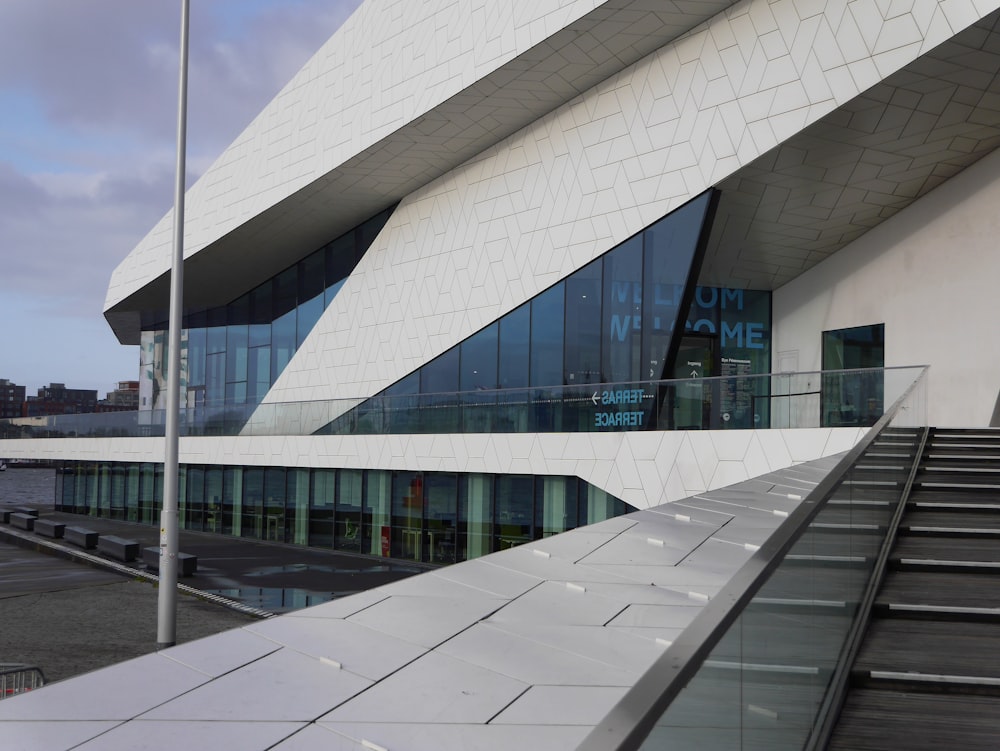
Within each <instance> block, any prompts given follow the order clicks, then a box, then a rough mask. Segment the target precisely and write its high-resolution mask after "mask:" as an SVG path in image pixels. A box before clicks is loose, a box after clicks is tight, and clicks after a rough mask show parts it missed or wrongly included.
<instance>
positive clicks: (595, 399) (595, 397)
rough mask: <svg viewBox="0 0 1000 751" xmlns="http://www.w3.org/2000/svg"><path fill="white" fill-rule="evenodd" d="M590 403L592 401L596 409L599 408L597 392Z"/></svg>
mask: <svg viewBox="0 0 1000 751" xmlns="http://www.w3.org/2000/svg"><path fill="white" fill-rule="evenodd" d="M590 401H592V402H593V403H594V406H595V407H596V406H597V392H596V391H595V392H594V395H593V396H592V397H590Z"/></svg>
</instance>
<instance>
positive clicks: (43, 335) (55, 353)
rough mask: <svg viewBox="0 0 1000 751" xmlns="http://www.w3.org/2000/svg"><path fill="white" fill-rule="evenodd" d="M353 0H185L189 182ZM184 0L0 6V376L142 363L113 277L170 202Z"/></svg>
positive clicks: (131, 371) (94, 379) (23, 379)
mask: <svg viewBox="0 0 1000 751" xmlns="http://www.w3.org/2000/svg"><path fill="white" fill-rule="evenodd" d="M360 2H361V0H192V1H191V36H190V46H191V55H190V64H189V76H190V77H189V84H188V94H189V103H188V146H187V148H188V184H189V185H190V184H191V182H192V181H193V179H195V178H196V177H197V176H198V175H199V174H200V173H201V172H202V171H203V170H204V169H206V168H207V167H208V165H209V164H211V163H212V162H213V161H214V160H215V158H216V157H218V156H219V154H220V153H221V152H222V151H223V149H225V147H226V146H227V145H228V144H229V143H230V142H231V141H232V140H233V139H234V138H235V137H236V136H237V135H238V134H239V133H240V131H242V130H243V128H244V127H246V125H248V124H249V123H250V121H251V120H252V119H253V117H254V116H255V115H256V114H257V113H258V112H260V110H261V109H262V108H263V107H264V106H265V105H266V104H267V103H268V101H270V100H271V99H272V98H273V97H274V95H275V94H277V92H278V91H279V90H280V89H281V87H282V86H283V85H284V84H285V83H287V82H288V80H289V79H290V78H291V77H292V75H294V73H295V72H296V71H297V70H298V69H299V68H300V67H301V66H302V65H303V64H304V63H305V62H306V61H307V60H308V59H309V58H310V57H311V56H312V54H313V53H315V52H316V51H317V50H318V49H319V47H320V46H321V45H322V44H323V42H325V41H326V40H327V39H328V38H329V37H330V35H331V34H333V32H334V31H335V30H336V29H337V28H338V27H339V26H340V25H341V24H342V23H343V22H344V20H345V19H346V18H347V17H348V16H349V15H350V14H351V13H352V12H353V11H354V9H355V8H356V7H357V6H358V5H359V4H360ZM180 7H181V2H180V0H2V2H0V378H8V379H10V380H12V381H14V382H15V383H17V384H19V385H23V386H26V387H27V389H28V392H27V393H28V394H29V395H34V394H35V393H36V391H37V389H38V388H39V387H41V386H45V385H47V384H49V383H50V382H61V383H65V384H66V385H67V386H69V387H72V388H88V389H97V390H98V391H99V396H101V397H103V396H104V394H105V393H106V392H107V391H110V390H111V389H113V388H115V385H116V384H117V382H118V381H123V380H133V379H135V378H137V377H138V373H139V353H138V348H137V347H125V346H122V345H120V344H118V342H117V340H116V339H115V337H114V335H113V334H112V333H111V329H110V328H109V327H108V325H107V323H106V322H105V321H104V316H103V315H102V313H103V306H104V296H105V293H106V291H107V286H108V281H109V279H110V277H111V272H112V271H113V269H114V268H115V266H117V265H118V263H119V262H120V261H121V260H122V259H123V258H124V257H125V256H126V255H127V254H128V253H129V251H131V250H132V248H133V247H135V245H136V244H137V243H138V242H139V240H141V239H142V237H143V236H144V235H145V234H146V233H147V232H148V231H149V230H150V229H152V227H153V225H154V224H155V223H156V222H157V221H158V220H159V219H160V218H161V217H162V216H163V215H164V214H165V213H166V212H167V211H168V210H169V209H170V207H171V205H172V203H173V185H174V160H175V141H176V127H177V126H176V123H177V74H178V44H179V36H180Z"/></svg>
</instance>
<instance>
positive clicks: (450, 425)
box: [323, 192, 770, 433]
mask: <svg viewBox="0 0 1000 751" xmlns="http://www.w3.org/2000/svg"><path fill="white" fill-rule="evenodd" d="M711 205H712V193H710V192H708V193H704V194H703V195H701V196H699V197H697V198H695V199H693V200H691V201H689V202H688V203H687V204H685V205H684V206H682V207H681V208H679V209H678V210H677V211H674V212H672V213H671V214H670V215H668V216H667V217H664V218H663V219H661V220H660V221H658V222H656V223H655V224H653V225H651V226H650V227H648V228H647V229H645V230H643V231H642V232H640V233H638V234H637V235H635V236H634V237H632V238H630V239H628V240H626V241H625V242H623V243H622V244H620V245H618V246H617V247H615V248H613V249H611V250H610V251H608V252H607V253H605V254H604V255H603V256H601V257H600V258H598V259H596V260H594V261H593V262H591V263H590V264H588V265H586V266H584V267H583V268H581V269H579V270H578V271H576V272H574V273H573V274H571V275H570V276H569V277H567V278H566V279H565V280H563V281H561V282H557V283H556V284H555V285H553V286H552V287H549V288H548V289H547V290H544V291H543V292H541V293H539V294H538V295H537V296H536V297H534V298H533V299H532V300H530V301H529V302H527V303H525V304H524V305H521V306H519V307H518V308H516V309H514V310H513V311H511V312H509V313H507V314H506V315H504V316H503V317H501V318H500V319H499V320H498V321H497V322H495V323H493V324H491V325H490V326H488V327H486V328H484V329H482V330H480V331H479V332H477V333H475V334H473V335H472V336H470V337H469V338H468V339H466V340H465V341H464V342H462V343H460V344H459V345H457V346H456V347H454V348H452V349H451V350H448V351H446V352H445V353H443V354H442V355H440V356H439V357H437V358H436V359H434V360H433V361H431V362H429V363H428V364H427V365H425V366H423V368H421V369H419V370H417V371H414V372H413V373H411V374H409V375H408V376H406V377H405V378H403V379H401V380H400V381H398V382H397V383H396V384H394V385H393V386H391V387H389V388H388V389H386V390H385V391H384V392H383V394H380V395H376V399H375V400H374V402H376V404H368V405H363V406H362V407H361V408H359V410H358V411H357V414H356V415H355V416H353V417H350V418H347V419H342V420H339V421H336V422H334V423H331V424H330V425H329V426H327V427H326V428H325V429H324V431H323V432H335V433H337V432H349V431H352V430H354V431H358V432H369V431H372V430H375V431H376V432H377V431H378V429H379V428H382V429H385V430H388V431H390V432H426V431H428V430H430V431H433V432H451V431H452V430H453V429H456V423H457V419H456V413H455V411H454V410H453V409H450V408H449V409H444V408H443V405H444V404H449V405H454V404H456V403H457V404H461V405H462V406H463V408H464V409H463V410H462V421H461V425H460V427H459V428H458V429H461V430H464V431H470V432H471V431H477V432H479V431H481V432H489V431H493V432H522V431H534V430H537V431H582V430H620V429H622V428H632V429H650V428H657V427H660V428H664V427H666V426H660V425H658V424H657V418H658V416H659V414H660V412H659V411H658V410H656V409H654V405H655V404H656V402H657V400H659V401H663V400H664V399H665V396H664V394H656V393H653V391H654V389H652V388H650V387H649V383H648V382H649V381H659V380H660V379H662V378H664V377H666V376H665V374H666V373H667V371H668V367H667V360H668V359H669V358H670V357H673V356H675V355H676V349H677V343H676V342H675V341H674V339H673V331H674V329H675V327H676V325H677V322H678V316H679V315H681V314H682V313H683V311H684V310H685V309H686V308H688V307H690V306H691V301H690V298H691V297H692V296H695V297H698V296H697V295H694V292H693V289H694V288H693V287H692V275H693V271H694V269H695V268H696V266H697V263H696V262H697V258H696V256H697V253H698V250H699V243H700V241H701V237H702V232H703V229H704V227H705V224H706V220H707V219H708V218H709V213H710V208H711ZM698 289H699V290H700V295H701V297H700V298H699V299H701V300H702V302H703V303H704V305H705V306H707V312H706V311H699V315H698V316H696V317H695V319H694V321H689V322H688V327H689V328H690V327H692V326H694V327H695V329H697V330H701V329H702V328H706V327H707V328H710V329H711V330H712V331H713V332H716V333H717V335H721V336H722V338H723V340H724V346H723V347H721V348H718V349H719V350H720V351H722V352H724V353H725V356H726V357H727V358H729V359H727V361H726V362H727V364H731V365H732V367H733V368H735V369H736V370H735V371H734V372H739V373H741V374H742V373H743V372H744V371H745V372H758V373H759V372H767V370H768V369H769V365H770V363H769V360H768V355H769V352H768V347H767V342H768V341H769V330H768V329H769V322H770V293H767V292H762V293H753V292H750V291H747V290H718V289H714V288H709V287H705V288H698ZM737 302H738V310H736V309H735V308H736V307H737V305H736V303H737ZM727 303H732V305H731V306H730V307H731V308H733V310H729V308H727V307H726V305H727ZM744 304H746V305H748V306H750V305H751V304H752V305H753V306H754V310H752V311H751V310H749V307H748V308H747V310H746V311H744V308H743V306H744ZM709 313H710V314H711V315H708V314H709ZM747 352H749V353H750V354H747ZM456 353H457V354H458V358H457V359H456V358H455V357H454V355H455V354H456ZM494 356H495V357H496V359H495V361H494ZM730 361H731V363H730ZM456 363H457V366H456ZM744 366H746V367H744ZM452 367H457V371H456V372H457V374H458V382H457V385H456V383H455V377H454V374H452V375H449V373H448V372H447V371H446V368H452ZM590 384H617V387H616V388H611V389H591V388H588V386H589V385H590ZM414 387H416V388H417V389H418V393H420V394H430V393H433V394H435V395H436V396H435V397H434V399H433V400H428V399H415V400H413V401H412V402H411V401H409V400H405V399H395V400H393V401H392V410H393V417H392V419H391V420H389V421H387V422H385V423H382V424H380V425H377V424H376V423H375V422H373V421H372V420H371V419H362V418H367V417H369V416H370V415H371V414H372V413H373V412H374V411H375V410H377V409H378V407H377V401H378V397H380V396H382V395H387V394H413V393H417V392H414V391H413V390H412V389H413V388H414ZM493 389H496V390H497V392H496V393H492V390H493ZM445 390H453V391H460V392H461V393H462V396H461V398H460V399H457V398H450V399H449V398H448V397H444V396H442V393H443V392H444V391H445ZM480 390H484V391H485V390H489V391H490V392H491V393H488V394H486V393H483V394H480V393H479V391H480ZM661 390H662V389H661ZM738 396H739V399H738V400H737V399H736V398H735V397H734V398H732V399H729V402H733V403H732V404H730V403H727V404H726V409H727V410H728V411H729V412H730V413H732V414H731V415H730V417H733V418H734V419H735V416H736V413H737V411H739V419H740V420H742V421H743V422H746V423H748V425H747V426H749V423H751V422H752V421H753V415H750V414H749V412H750V410H749V408H747V407H746V405H745V404H744V403H749V401H750V400H749V399H745V398H743V396H744V395H743V394H742V393H741V394H739V395H738ZM723 401H724V400H721V401H720V400H716V402H715V405H714V406H715V407H718V406H719V405H720V404H722V403H723ZM735 401H739V404H735ZM760 404H761V405H763V407H764V408H765V409H766V400H760ZM415 405H420V406H419V409H417V408H415ZM469 405H475V407H474V408H473V407H471V406H469ZM493 405H495V406H493ZM415 411H419V412H420V413H421V415H420V416H419V417H417V416H416V415H414V414H413V412H415ZM668 412H669V410H668ZM736 426H737V422H733V423H732V424H730V425H727V427H736ZM739 426H740V427H744V425H743V424H742V422H741V423H740V425H739Z"/></svg>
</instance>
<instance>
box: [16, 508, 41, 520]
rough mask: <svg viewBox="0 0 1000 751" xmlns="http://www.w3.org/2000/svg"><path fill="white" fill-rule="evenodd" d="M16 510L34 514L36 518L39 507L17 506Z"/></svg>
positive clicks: (20, 512)
mask: <svg viewBox="0 0 1000 751" xmlns="http://www.w3.org/2000/svg"><path fill="white" fill-rule="evenodd" d="M14 511H15V513H18V514H27V515H28V516H33V517H35V518H36V519H37V518H38V509H36V508H35V507H34V506H15V507H14Z"/></svg>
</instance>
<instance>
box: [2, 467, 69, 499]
mask: <svg viewBox="0 0 1000 751" xmlns="http://www.w3.org/2000/svg"><path fill="white" fill-rule="evenodd" d="M55 498H56V471H55V470H54V469H48V468H46V469H41V468H31V469H27V468H19V469H11V468H10V467H8V468H7V471H6V472H0V504H4V505H14V506H16V505H22V504H25V503H48V504H54V503H55Z"/></svg>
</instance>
